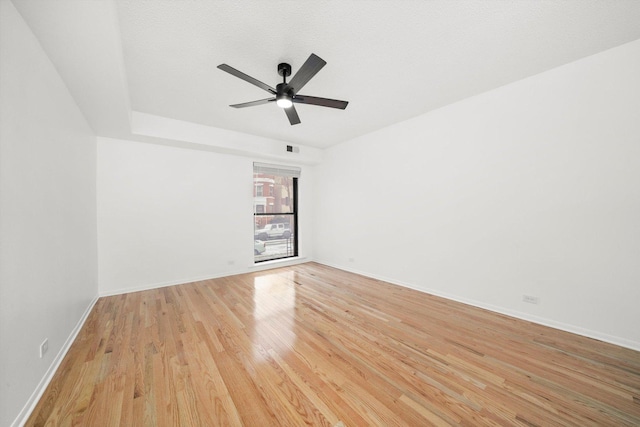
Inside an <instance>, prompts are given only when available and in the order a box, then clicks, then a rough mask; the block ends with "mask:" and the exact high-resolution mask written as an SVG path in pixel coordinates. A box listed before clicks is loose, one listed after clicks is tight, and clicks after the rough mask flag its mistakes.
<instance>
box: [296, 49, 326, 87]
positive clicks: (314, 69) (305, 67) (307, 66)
mask: <svg viewBox="0 0 640 427" xmlns="http://www.w3.org/2000/svg"><path fill="white" fill-rule="evenodd" d="M325 65H327V63H326V62H325V61H324V60H323V59H322V58H320V57H319V56H317V55H316V54H314V53H312V54H311V55H310V56H309V58H307V60H306V61H305V63H304V64H302V67H300V69H299V70H298V72H297V73H296V75H295V76H293V77H292V78H291V81H289V86H291V87H292V88H293V92H294V93H297V92H298V91H299V90H300V89H302V87H303V86H304V85H306V84H307V82H308V81H309V80H311V77H313V76H315V75H316V74H317V73H318V71H320V70H321V69H322V67H324V66H325Z"/></svg>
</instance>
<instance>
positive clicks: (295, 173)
mask: <svg viewBox="0 0 640 427" xmlns="http://www.w3.org/2000/svg"><path fill="white" fill-rule="evenodd" d="M301 170H302V169H300V168H299V167H295V166H282V165H271V164H268V163H258V162H254V163H253V173H264V174H266V175H280V176H291V177H293V178H300V172H301Z"/></svg>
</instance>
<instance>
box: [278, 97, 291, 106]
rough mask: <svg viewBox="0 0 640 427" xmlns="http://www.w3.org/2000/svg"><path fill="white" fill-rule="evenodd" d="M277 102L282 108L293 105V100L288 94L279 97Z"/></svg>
mask: <svg viewBox="0 0 640 427" xmlns="http://www.w3.org/2000/svg"><path fill="white" fill-rule="evenodd" d="M276 104H277V105H278V107H280V108H291V106H292V105H293V102H292V101H291V99H290V98H287V97H286V96H283V97H281V98H278V99H277V100H276Z"/></svg>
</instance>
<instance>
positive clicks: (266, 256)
mask: <svg viewBox="0 0 640 427" xmlns="http://www.w3.org/2000/svg"><path fill="white" fill-rule="evenodd" d="M299 177H300V168H293V167H288V166H278V165H268V164H264V163H254V164H253V188H254V194H253V216H254V227H255V228H254V240H255V242H254V261H255V262H256V263H258V262H262V261H270V260H274V259H280V258H289V257H294V256H298V178H299Z"/></svg>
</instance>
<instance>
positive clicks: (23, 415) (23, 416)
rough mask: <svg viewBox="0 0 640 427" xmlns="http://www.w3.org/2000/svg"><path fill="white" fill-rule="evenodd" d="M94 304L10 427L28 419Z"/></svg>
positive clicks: (88, 308)
mask: <svg viewBox="0 0 640 427" xmlns="http://www.w3.org/2000/svg"><path fill="white" fill-rule="evenodd" d="M96 302H98V297H95V298H94V299H93V300H92V301H91V302H90V303H89V306H88V307H87V309H86V310H85V311H84V313H83V314H82V317H80V320H79V321H78V323H77V324H76V326H75V327H74V328H73V330H72V331H71V334H69V337H68V338H67V340H66V341H65V343H64V345H63V346H62V348H60V351H59V352H58V354H57V355H56V357H55V359H53V361H52V362H51V365H50V366H49V369H47V372H46V373H45V374H44V376H43V377H42V379H41V380H40V383H39V384H38V386H37V387H36V389H35V390H34V392H33V393H32V394H31V397H29V400H27V403H26V404H25V405H24V407H23V408H22V411H20V413H19V414H18V416H17V417H16V419H15V420H14V421H13V423H12V424H11V427H22V426H24V424H25V423H26V422H27V420H28V419H29V416H30V415H31V413H32V412H33V410H34V409H35V407H36V405H37V404H38V402H39V401H40V398H41V397H42V395H43V393H44V391H45V390H46V389H47V386H48V385H49V383H50V382H51V379H52V378H53V375H54V374H55V373H56V371H57V370H58V368H59V367H60V364H61V363H62V360H63V359H64V357H65V356H66V355H67V352H68V351H69V349H70V348H71V345H72V344H73V342H74V341H75V340H76V337H77V336H78V333H80V330H81V329H82V326H84V322H86V320H87V318H88V317H89V313H91V310H93V307H94V306H95V305H96Z"/></svg>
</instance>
